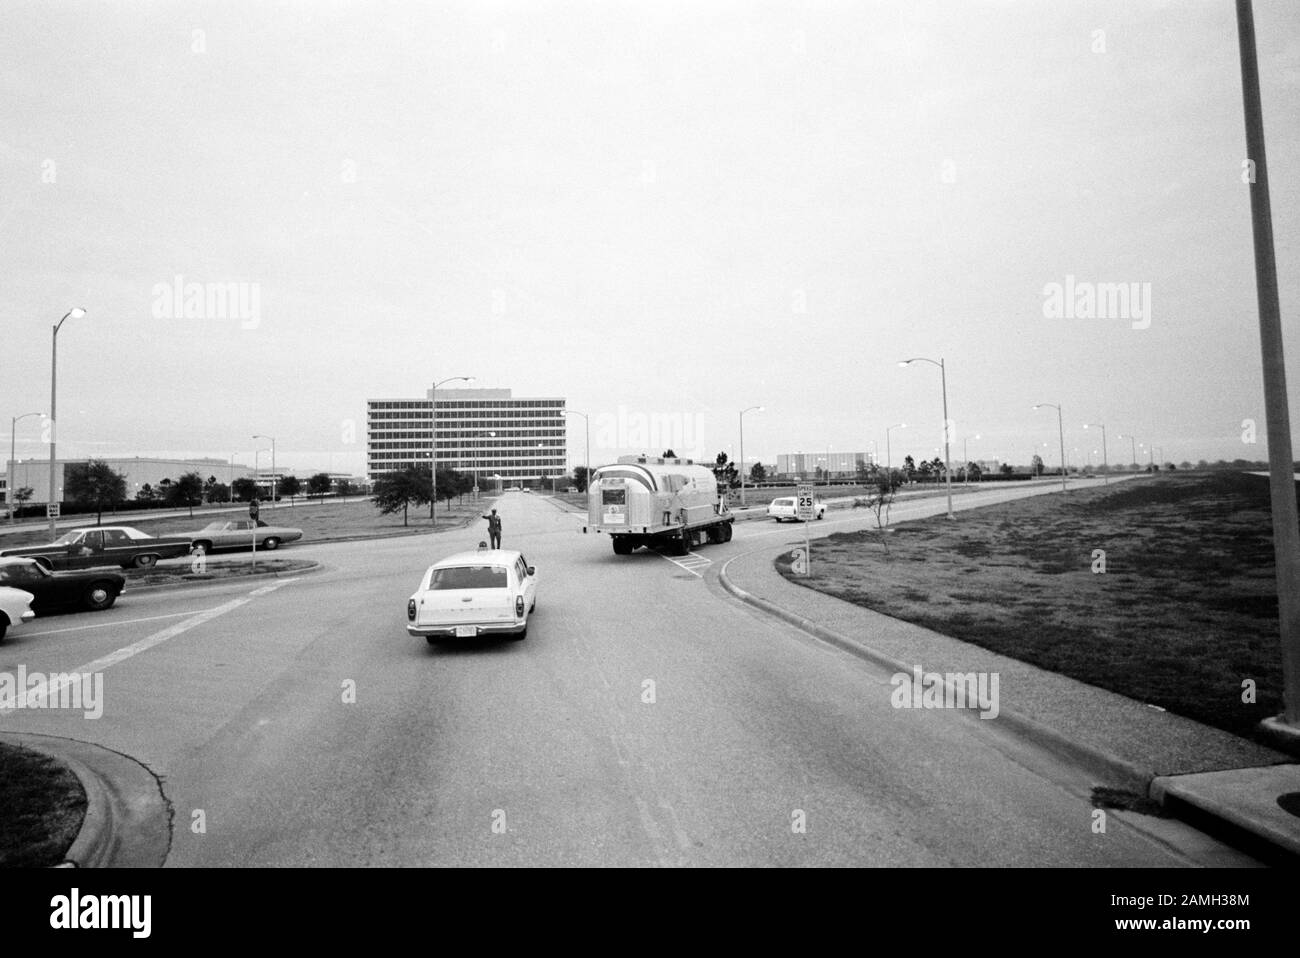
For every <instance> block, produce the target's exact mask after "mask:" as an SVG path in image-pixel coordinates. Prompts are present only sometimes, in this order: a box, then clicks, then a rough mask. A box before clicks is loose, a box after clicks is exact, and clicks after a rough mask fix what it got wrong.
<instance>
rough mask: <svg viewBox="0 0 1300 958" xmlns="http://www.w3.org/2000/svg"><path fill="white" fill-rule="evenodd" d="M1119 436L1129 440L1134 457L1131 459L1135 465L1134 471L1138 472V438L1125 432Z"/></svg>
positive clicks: (1130, 450)
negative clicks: (1126, 434)
mask: <svg viewBox="0 0 1300 958" xmlns="http://www.w3.org/2000/svg"><path fill="white" fill-rule="evenodd" d="M1119 438H1121V439H1127V440H1128V444H1129V454H1130V455H1131V456H1132V457H1133V458H1132V459H1131V460H1130V462H1131V463H1132V465H1133V471H1134V472H1137V467H1138V447H1137V439H1135V438H1134V437H1133V436H1125V435H1124V434H1123V433H1120V434H1119Z"/></svg>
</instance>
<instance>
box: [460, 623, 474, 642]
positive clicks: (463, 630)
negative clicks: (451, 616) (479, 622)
mask: <svg viewBox="0 0 1300 958" xmlns="http://www.w3.org/2000/svg"><path fill="white" fill-rule="evenodd" d="M476 635H478V626H476V625H458V626H456V638H458V639H472V638H473V637H474V636H476Z"/></svg>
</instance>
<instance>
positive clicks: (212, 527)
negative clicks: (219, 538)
mask: <svg viewBox="0 0 1300 958" xmlns="http://www.w3.org/2000/svg"><path fill="white" fill-rule="evenodd" d="M225 527H226V524H225V523H224V522H209V523H208V524H207V525H206V526H204V527H203V531H204V532H220V531H221V530H222V529H224V528H225Z"/></svg>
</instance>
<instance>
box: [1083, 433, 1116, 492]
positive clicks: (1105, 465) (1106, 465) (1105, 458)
mask: <svg viewBox="0 0 1300 958" xmlns="http://www.w3.org/2000/svg"><path fill="white" fill-rule="evenodd" d="M1083 428H1084V429H1100V430H1101V460H1102V465H1101V468H1102V470H1103V471H1102V483H1103V484H1104V485H1109V484H1110V454H1109V453H1108V452H1107V451H1106V424H1105V423H1099V422H1085V423H1084V424H1083Z"/></svg>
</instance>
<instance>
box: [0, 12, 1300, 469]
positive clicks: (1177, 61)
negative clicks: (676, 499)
mask: <svg viewBox="0 0 1300 958" xmlns="http://www.w3.org/2000/svg"><path fill="white" fill-rule="evenodd" d="M1255 7H1256V20H1257V26H1258V33H1259V42H1260V47H1259V57H1260V70H1261V74H1262V82H1263V98H1264V116H1265V123H1266V135H1267V146H1268V159H1269V163H1270V167H1269V170H1270V178H1271V186H1272V203H1273V224H1274V230H1275V236H1276V244H1277V258H1278V268H1279V273H1280V284H1281V300H1282V311H1283V321H1284V326H1285V330H1286V334H1287V336H1288V340H1287V348H1288V349H1289V350H1290V356H1289V358H1290V360H1291V363H1290V386H1291V406H1292V416H1293V417H1295V419H1296V420H1297V421H1300V408H1297V403H1296V397H1297V395H1300V371H1298V370H1297V367H1296V358H1297V354H1298V352H1300V341H1297V338H1296V335H1295V333H1296V328H1297V323H1296V315H1297V307H1298V306H1300V269H1297V259H1298V257H1300V225H1298V224H1300V187H1298V186H1297V184H1300V110H1297V103H1300V3H1296V2H1294V0H1276V2H1274V0H1257V2H1256V4H1255ZM1239 69H1240V68H1239V62H1238V53H1237V39H1236V25H1235V18H1234V12H1233V3H1231V2H1230V0H1214V2H1183V3H1166V2H1153V0H1147V2H1142V0H1123V2H1117V3H1109V2H1099V0H1089V2H1061V0H1054V2H1047V0H1042V2H1025V3H1009V2H991V0H986V2H974V0H971V2H961V3H958V2H951V3H911V2H909V3H862V2H837V3H817V2H806V0H800V2H779V3H776V2H773V3H753V2H735V3H730V2H728V3H723V2H709V0H692V2H683V3H663V2H659V3H653V4H652V3H639V4H631V3H615V2H599V3H598V2H587V3H577V2H548V0H542V2H537V0H533V2H526V3H525V2H518V3H446V4H437V5H434V4H428V3H412V4H395V3H382V4H380V3H362V2H347V3H311V4H307V3H293V4H278V5H274V6H273V5H270V4H267V3H262V2H229V0H222V2H219V3H185V4H181V3H144V2H132V3H116V4H113V3H100V2H94V3H91V2H84V3H83V2H76V3H74V2H51V0H39V2H29V3H13V2H11V3H8V4H6V11H5V17H4V24H3V27H2V28H0V324H2V326H3V338H2V342H0V357H2V359H0V415H2V416H3V417H8V416H11V415H16V414H20V413H26V412H32V411H48V405H49V386H50V382H49V380H50V327H51V324H52V323H53V322H55V321H57V320H58V319H59V317H60V316H62V315H63V313H64V312H66V311H67V309H69V308H70V307H72V306H84V307H85V308H86V309H87V310H88V315H87V316H86V317H85V318H83V319H79V320H69V321H68V323H67V324H65V325H64V327H63V330H62V332H61V333H60V334H59V414H60V415H59V419H60V429H59V442H60V446H59V452H60V454H61V455H65V456H84V455H103V456H121V455H149V454H161V453H169V454H176V453H189V454H208V455H217V456H228V455H230V454H237V455H238V456H239V457H240V459H241V461H247V462H251V461H252V458H253V449H254V448H256V447H257V446H259V445H263V444H262V443H255V442H253V440H252V439H251V438H250V437H251V436H252V435H253V434H254V433H264V434H267V435H274V436H276V438H277V452H278V459H279V462H280V463H283V464H285V465H287V466H289V467H291V468H295V467H296V468H299V469H314V468H332V469H335V470H340V471H353V472H361V471H362V470H363V469H364V443H365V400H366V399H367V398H381V397H386V398H398V397H419V396H422V395H423V394H424V391H425V389H427V388H428V386H429V384H430V383H431V381H432V380H434V379H435V378H436V379H442V378H446V377H450V376H475V377H477V383H476V384H477V385H483V386H508V387H512V388H513V389H514V391H515V395H516V396H529V395H536V396H563V397H565V398H567V400H568V402H569V406H570V408H573V409H577V410H580V411H584V412H588V413H589V414H590V415H591V417H592V432H593V437H592V438H593V444H594V445H595V446H596V447H595V448H594V449H593V452H592V459H593V460H594V461H600V460H603V459H605V458H607V457H609V456H612V455H613V454H614V453H615V452H617V451H620V450H615V449H613V448H602V445H601V444H600V443H601V442H603V443H605V444H606V445H617V444H620V443H621V442H622V441H623V440H626V439H628V438H629V437H628V435H627V434H626V433H627V431H628V430H630V429H633V428H635V426H636V424H637V422H638V421H648V419H649V417H655V421H656V422H657V423H659V424H660V427H661V428H662V426H663V424H673V425H672V426H671V428H672V429H675V430H676V431H677V435H678V438H679V440H680V444H681V445H684V446H687V447H688V449H687V450H685V452H696V453H702V454H707V455H708V456H709V457H710V458H711V457H712V455H713V454H714V453H716V452H717V451H719V450H725V451H728V452H731V453H732V454H733V455H734V453H735V451H736V443H737V414H738V412H739V411H740V410H741V409H742V408H745V407H748V406H754V405H760V404H761V405H763V406H764V407H765V409H764V411H762V412H752V413H749V414H748V415H747V416H746V417H745V454H746V456H747V458H754V457H761V458H762V459H763V460H764V461H768V462H771V461H774V459H775V457H776V455H777V454H778V453H783V452H795V451H804V452H816V451H821V450H823V449H825V448H827V447H830V449H831V450H832V451H835V450H840V451H846V450H870V449H871V448H872V447H871V441H872V440H876V442H877V444H878V450H879V453H880V455H881V456H882V457H883V456H884V454H885V427H886V426H889V425H892V424H894V423H899V422H904V423H907V424H908V428H907V429H903V430H895V431H893V433H892V434H891V435H892V453H893V458H894V461H895V463H897V462H898V461H899V460H900V459H901V458H902V456H903V455H906V454H908V453H911V454H913V455H916V456H918V457H919V456H926V457H932V456H933V455H934V454H935V449H936V447H938V446H940V444H941V441H942V438H941V420H942V409H941V396H940V382H939V370H938V369H937V368H934V367H931V366H927V365H925V364H917V365H913V366H911V367H909V368H906V369H900V368H899V367H898V365H897V362H898V360H900V359H905V358H909V357H913V356H925V357H931V358H934V359H938V358H940V357H943V358H945V360H946V362H947V366H948V401H949V415H950V417H951V418H952V419H953V420H955V422H956V438H957V443H958V445H957V447H956V448H954V449H953V458H954V459H957V458H959V457H960V456H961V454H962V452H961V448H960V446H961V441H962V439H964V438H965V439H968V440H969V453H970V457H971V458H983V457H995V456H996V457H1000V458H1003V459H1009V460H1011V461H1013V462H1017V463H1024V462H1027V461H1028V459H1029V457H1030V456H1031V455H1032V454H1033V452H1034V451H1035V449H1038V450H1039V451H1040V452H1042V453H1043V454H1044V458H1045V459H1046V460H1047V461H1048V462H1049V464H1050V463H1055V462H1056V460H1057V458H1058V453H1057V451H1056V450H1057V423H1056V414H1055V411H1054V410H1050V409H1042V410H1039V411H1037V412H1035V411H1033V410H1032V409H1031V407H1032V406H1033V404H1035V403H1047V402H1051V403H1059V404H1061V405H1062V406H1063V409H1064V419H1065V427H1066V446H1067V454H1068V455H1070V458H1071V459H1074V458H1075V456H1074V454H1073V449H1074V447H1076V446H1077V447H1078V448H1079V449H1080V456H1081V457H1082V458H1087V456H1088V454H1089V453H1090V452H1091V450H1092V449H1094V448H1099V447H1100V441H1099V437H1097V438H1094V437H1095V436H1096V431H1095V430H1090V431H1088V432H1087V433H1085V432H1084V431H1083V430H1082V428H1081V427H1082V424H1083V423H1084V422H1094V423H1097V422H1104V423H1105V424H1106V425H1107V429H1108V433H1109V439H1110V453H1111V456H1110V458H1111V460H1112V461H1128V460H1129V459H1130V458H1131V455H1130V443H1129V442H1128V441H1127V439H1119V438H1118V436H1119V435H1120V434H1125V435H1126V436H1127V435H1129V434H1133V435H1136V437H1137V440H1138V441H1139V442H1142V443H1152V444H1154V445H1156V446H1159V447H1162V450H1163V454H1164V458H1165V459H1167V460H1168V459H1172V460H1174V461H1181V460H1183V459H1189V460H1192V461H1193V462H1194V461H1196V460H1197V459H1200V458H1206V459H1211V460H1213V459H1218V458H1226V459H1232V458H1236V457H1238V456H1240V457H1244V458H1248V459H1262V458H1265V456H1266V447H1265V444H1264V412H1263V405H1262V385H1261V373H1260V355H1259V335H1258V326H1257V313H1256V300H1255V286H1254V272H1253V262H1254V260H1253V253H1252V246H1251V228H1250V210H1249V198H1248V194H1247V188H1246V186H1245V185H1244V184H1243V182H1242V163H1243V160H1244V159H1245V135H1244V128H1243V121H1242V105H1241V83H1240V72H1239ZM1068 276H1072V277H1074V283H1075V284H1085V283H1093V284H1102V283H1124V284H1138V285H1137V289H1138V290H1139V292H1141V291H1142V290H1144V289H1149V291H1150V293H1149V302H1146V304H1145V305H1146V306H1147V307H1149V313H1148V314H1147V315H1146V316H1145V317H1127V318H1126V317H1118V318H1082V317H1078V316H1074V317H1068V316H1048V315H1045V303H1047V301H1048V299H1049V296H1048V295H1046V294H1045V289H1046V288H1048V287H1049V284H1052V283H1059V284H1061V285H1062V286H1065V284H1066V283H1067V277H1068ZM177 277H181V282H182V284H186V283H199V284H229V283H243V284H249V285H248V286H245V287H243V289H244V290H245V291H246V292H247V293H249V295H250V296H251V295H252V294H256V297H257V299H256V300H255V301H254V300H250V301H249V303H248V305H249V307H250V309H248V310H247V311H246V312H245V313H243V314H236V311H235V310H233V309H227V313H228V315H203V316H200V317H193V316H191V317H190V318H186V317H185V315H184V311H183V310H182V315H180V316H172V315H168V313H169V311H170V303H171V297H170V295H167V296H161V295H160V293H159V289H160V288H161V287H167V288H170V287H171V286H172V285H173V284H174V283H175V282H176V278H177ZM1144 284H1149V287H1147V286H1145V285H1144ZM1139 299H1142V297H1139ZM254 303H255V304H256V306H257V310H256V313H257V315H256V316H253V315H252V313H253V310H252V309H251V306H252V305H254ZM620 407H622V408H621V421H622V422H623V423H624V424H625V427H624V432H623V434H621V435H620V434H619V430H618V429H617V428H615V427H616V426H617V424H618V422H620ZM639 417H643V418H640V419H639ZM570 418H571V420H572V422H571V432H570V444H569V448H570V454H571V458H572V459H574V460H575V461H582V443H583V432H582V422H581V420H580V419H577V418H576V417H570ZM1246 419H1254V420H1256V421H1257V423H1258V430H1259V441H1258V443H1257V444H1255V445H1246V444H1243V442H1242V432H1243V429H1242V422H1243V420H1246ZM602 426H603V427H604V429H603V431H602V429H601V428H600V427H602ZM975 435H979V437H980V438H979V439H975V438H973V437H974V436H975ZM598 437H599V441H598ZM632 438H633V441H635V437H632ZM664 438H666V439H669V440H671V436H668V437H664ZM39 440H40V430H39V423H38V422H37V421H36V420H27V421H25V422H23V423H21V424H20V426H19V444H18V453H19V456H20V457H26V456H43V455H45V452H44V447H43V446H42V445H41V444H40V441H39ZM1293 441H1294V440H1293ZM1045 442H1047V443H1050V446H1049V447H1047V448H1046V449H1044V448H1043V443H1045ZM1297 447H1298V448H1300V444H1297ZM621 451H640V450H631V449H624V450H621ZM646 451H650V452H657V451H658V450H657V449H647V450H646ZM677 451H678V452H679V453H684V450H683V449H681V448H679V449H678V450H677ZM684 454H685V453H684ZM1139 454H1140V457H1141V458H1142V459H1143V460H1144V461H1145V459H1146V456H1145V454H1143V453H1141V452H1140V453H1139ZM4 457H5V458H7V450H6V452H5V454H4ZM1097 459H1098V460H1099V459H1100V456H1098V457H1097Z"/></svg>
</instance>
